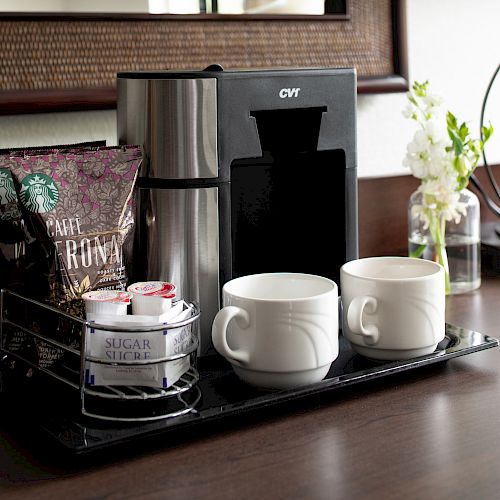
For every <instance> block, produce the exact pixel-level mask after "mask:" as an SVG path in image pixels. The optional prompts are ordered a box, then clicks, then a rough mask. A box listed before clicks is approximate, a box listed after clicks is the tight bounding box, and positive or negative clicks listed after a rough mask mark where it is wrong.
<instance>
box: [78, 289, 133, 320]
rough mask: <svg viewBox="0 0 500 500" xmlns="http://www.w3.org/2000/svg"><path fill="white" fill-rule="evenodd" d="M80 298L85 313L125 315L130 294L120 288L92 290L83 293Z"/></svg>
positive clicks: (130, 298)
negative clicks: (82, 301)
mask: <svg viewBox="0 0 500 500" xmlns="http://www.w3.org/2000/svg"><path fill="white" fill-rule="evenodd" d="M82 299H83V300H84V301H85V312H86V313H87V314H110V315H113V316H125V315H126V314H127V306H128V305H129V304H130V301H131V300H132V294H131V293H130V292H124V291H121V290H94V291H91V292H86V293H84V294H83V295H82Z"/></svg>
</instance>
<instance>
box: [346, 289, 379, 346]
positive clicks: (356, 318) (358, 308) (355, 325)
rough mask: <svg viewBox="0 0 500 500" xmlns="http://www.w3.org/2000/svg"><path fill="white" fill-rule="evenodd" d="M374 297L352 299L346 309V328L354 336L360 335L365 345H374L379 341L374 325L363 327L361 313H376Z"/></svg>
mask: <svg viewBox="0 0 500 500" xmlns="http://www.w3.org/2000/svg"><path fill="white" fill-rule="evenodd" d="M377 305H378V304H377V299H376V298H375V297H369V296H361V297H354V299H353V300H352V301H351V303H350V304H349V307H348V308H347V326H348V327H349V330H350V331H351V333H353V334H354V335H361V336H362V337H363V338H364V341H365V343H366V344H367V345H375V344H377V342H378V340H379V336H380V335H379V331H378V328H377V326H376V325H363V311H364V310H365V308H366V312H367V313H370V314H373V313H375V312H376V311H377Z"/></svg>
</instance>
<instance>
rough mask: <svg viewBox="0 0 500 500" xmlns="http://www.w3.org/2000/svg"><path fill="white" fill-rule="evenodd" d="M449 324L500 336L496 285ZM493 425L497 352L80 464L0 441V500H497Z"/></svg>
mask: <svg viewBox="0 0 500 500" xmlns="http://www.w3.org/2000/svg"><path fill="white" fill-rule="evenodd" d="M447 320H448V322H450V323H455V324H458V325H460V326H464V327H467V328H471V329H475V330H478V331H480V332H482V333H485V334H489V335H491V336H499V335H500V279H497V280H495V279H487V280H484V281H483V285H482V287H481V288H480V289H479V290H478V291H476V292H473V293H470V294H466V295H461V296H454V297H450V298H448V299H447ZM2 411H3V410H2ZM499 424H500V348H494V349H489V350H487V351H483V352H478V353H474V354H471V355H468V356H463V357H460V358H456V359H453V360H450V361H449V362H447V363H437V364H435V365H433V366H429V367H423V368H421V369H417V370H413V371H411V372H407V373H404V374H397V375H392V376H390V377H386V378H384V379H380V380H378V381H373V382H367V383H364V384H358V385H357V386H352V387H350V388H345V389H340V390H337V391H333V392H331V393H328V394H326V395H325V394H323V395H321V396H319V395H318V396H315V397H312V398H308V399H305V400H302V401H300V402H297V403H295V404H294V405H288V406H283V407H281V406H280V407H278V408H275V409H274V410H273V411H272V412H270V411H268V412H265V413H264V414H260V413H259V414H258V415H255V414H253V415H247V416H244V417H242V418H241V420H238V421H235V420H232V421H231V422H230V423H225V422H221V423H220V424H217V425H212V426H211V427H209V428H204V429H202V430H197V431H194V432H195V433H194V434H193V435H192V436H183V437H182V439H174V441H172V438H171V437H170V438H169V439H168V441H167V440H166V439H163V440H162V439H161V437H160V438H158V439H157V441H156V442H154V443H149V444H148V445H147V446H143V447H141V448H140V449H139V448H136V449H131V450H120V451H119V452H118V451H116V450H115V451H114V452H108V453H106V454H99V455H97V456H95V457H92V458H91V459H87V460H86V461H84V462H81V461H66V462H65V461H61V460H60V459H59V458H58V457H54V456H52V453H51V452H52V450H51V449H45V450H42V452H37V453H33V452H32V447H31V446H30V443H29V442H27V443H26V442H23V440H22V439H21V440H19V439H13V438H12V436H11V435H10V434H8V433H7V432H6V431H1V432H0V497H1V498H9V499H12V500H14V499H17V498H33V499H37V500H41V499H51V500H52V499H57V498H68V499H72V500H73V499H78V498H110V499H115V498H116V499H126V498H169V499H175V498H183V499H184V498H188V499H193V498H203V499H212V498H213V499H218V500H222V499H225V498H238V499H242V498H250V499H259V498H266V499H267V498H272V499H281V498H286V499H292V498H300V499H314V498H325V499H334V498H340V499H342V498H349V499H358V498H370V499H378V498H380V499H385V500H387V499H400V498H405V499H413V498H415V499H420V498H430V499H433V500H435V499H441V498H443V499H444V498H459V499H468V498H473V499H488V498H500V425H499Z"/></svg>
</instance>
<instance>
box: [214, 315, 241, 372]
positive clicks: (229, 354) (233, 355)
mask: <svg viewBox="0 0 500 500" xmlns="http://www.w3.org/2000/svg"><path fill="white" fill-rule="evenodd" d="M232 319H236V321H237V323H238V326H240V328H248V327H249V326H250V317H249V315H248V312H247V311H245V309H242V308H241V307H238V306H226V307H223V308H222V309H221V310H220V311H219V312H218V313H217V314H216V315H215V318H214V322H213V324H212V342H213V343H214V347H215V349H216V350H217V351H218V352H219V353H220V354H222V355H223V356H224V357H226V358H228V359H231V360H234V361H239V362H240V363H242V364H247V363H248V362H249V361H250V354H249V353H248V352H246V351H244V350H242V349H236V350H235V349H231V348H230V347H229V345H228V343H227V338H226V335H227V326H228V324H229V322H230V321H231V320H232Z"/></svg>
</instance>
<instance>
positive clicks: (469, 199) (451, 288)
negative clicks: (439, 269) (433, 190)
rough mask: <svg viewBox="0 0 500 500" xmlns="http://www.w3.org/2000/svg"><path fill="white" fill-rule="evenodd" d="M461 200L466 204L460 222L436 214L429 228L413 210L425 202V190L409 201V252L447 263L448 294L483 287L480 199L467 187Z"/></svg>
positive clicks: (414, 255) (412, 255) (462, 193)
mask: <svg viewBox="0 0 500 500" xmlns="http://www.w3.org/2000/svg"><path fill="white" fill-rule="evenodd" d="M459 201H460V202H461V203H463V204H464V206H465V213H464V214H463V215H462V216H461V217H460V221H459V222H458V223H456V222H455V221H453V220H449V221H446V220H444V217H443V216H442V215H439V214H436V217H435V218H433V219H432V220H431V221H430V223H429V224H428V226H427V227H426V225H425V224H424V222H423V221H422V219H421V218H420V217H419V216H418V214H417V213H416V212H415V211H414V210H413V207H414V206H416V205H417V206H418V205H422V193H419V192H418V191H415V192H414V193H413V194H412V195H411V196H410V200H409V203H408V254H409V255H410V257H417V258H423V259H428V260H433V261H435V262H439V263H440V264H441V265H443V267H444V268H445V272H446V280H447V281H446V293H447V294H459V293H465V292H470V291H471V290H475V289H476V288H479V287H480V286H481V239H480V234H481V226H480V212H479V200H478V198H477V196H476V195H475V194H474V193H473V192H471V191H469V190H468V189H464V190H462V191H461V192H460V200H459Z"/></svg>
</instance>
